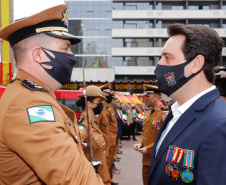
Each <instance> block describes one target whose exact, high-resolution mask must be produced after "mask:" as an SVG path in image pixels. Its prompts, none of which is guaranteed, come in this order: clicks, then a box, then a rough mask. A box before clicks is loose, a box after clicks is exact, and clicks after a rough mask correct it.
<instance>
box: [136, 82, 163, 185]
mask: <svg viewBox="0 0 226 185" xmlns="http://www.w3.org/2000/svg"><path fill="white" fill-rule="evenodd" d="M143 89H144V93H143V95H144V96H145V100H144V101H145V105H146V106H147V107H151V108H150V109H149V110H147V111H146V112H145V116H144V121H143V129H142V132H141V135H140V140H139V143H138V144H135V145H134V149H135V150H136V151H139V152H140V153H142V154H143V161H142V162H143V169H142V175H143V184H144V185H147V184H148V179H149V175H150V164H151V154H152V148H153V146H154V142H155V138H156V136H157V134H158V131H159V128H160V126H161V124H162V122H163V119H162V115H163V110H162V107H163V104H162V103H161V101H160V98H161V94H160V92H159V89H158V87H156V86H152V85H146V84H144V85H143Z"/></svg>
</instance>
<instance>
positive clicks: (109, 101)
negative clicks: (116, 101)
mask: <svg viewBox="0 0 226 185" xmlns="http://www.w3.org/2000/svg"><path fill="white" fill-rule="evenodd" d="M106 98H107V103H111V102H112V98H113V97H112V95H109V96H106Z"/></svg>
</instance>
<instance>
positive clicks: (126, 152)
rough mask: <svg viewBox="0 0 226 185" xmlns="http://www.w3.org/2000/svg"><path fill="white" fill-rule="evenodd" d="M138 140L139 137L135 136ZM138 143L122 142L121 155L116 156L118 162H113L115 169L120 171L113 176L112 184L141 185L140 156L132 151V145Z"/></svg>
mask: <svg viewBox="0 0 226 185" xmlns="http://www.w3.org/2000/svg"><path fill="white" fill-rule="evenodd" d="M136 138H137V140H139V136H138V135H137V136H136ZM135 143H138V141H132V140H130V141H127V140H126V139H125V140H122V148H121V149H120V150H121V151H122V152H123V154H118V157H120V158H121V160H120V162H115V165H116V167H117V168H119V169H121V173H120V174H114V177H113V179H114V182H118V183H119V185H142V184H143V181H142V154H141V153H139V152H136V151H135V150H134V149H133V145H134V144H135Z"/></svg>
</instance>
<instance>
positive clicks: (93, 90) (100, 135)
mask: <svg viewBox="0 0 226 185" xmlns="http://www.w3.org/2000/svg"><path fill="white" fill-rule="evenodd" d="M101 89H102V90H103V93H102V90H101ZM86 92H87V104H85V98H84V95H79V98H80V100H78V101H77V102H76V104H77V106H81V107H82V109H83V112H82V114H81V117H80V119H79V120H78V128H79V131H80V134H81V141H82V142H83V146H84V153H85V156H86V157H87V159H88V160H89V161H91V160H92V159H91V150H90V143H89V130H88V125H90V135H91V140H92V149H93V160H94V161H100V162H101V164H100V165H98V166H97V173H98V174H99V175H100V176H101V178H102V179H103V182H104V184H106V185H108V184H116V183H114V182H113V172H112V164H113V161H114V156H115V154H116V139H117V133H118V123H117V114H116V112H115V109H114V105H113V104H112V99H113V98H114V97H113V95H112V93H111V90H110V83H108V84H106V85H103V86H101V87H97V86H93V85H91V86H88V87H87V88H86ZM86 109H87V110H86ZM87 112H88V116H87ZM88 117H89V123H88Z"/></svg>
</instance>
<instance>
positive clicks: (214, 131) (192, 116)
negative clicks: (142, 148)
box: [148, 89, 226, 185]
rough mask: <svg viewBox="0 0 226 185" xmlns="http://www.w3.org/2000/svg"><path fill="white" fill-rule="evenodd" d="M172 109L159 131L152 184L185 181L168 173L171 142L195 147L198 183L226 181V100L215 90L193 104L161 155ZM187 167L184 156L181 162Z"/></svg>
mask: <svg viewBox="0 0 226 185" xmlns="http://www.w3.org/2000/svg"><path fill="white" fill-rule="evenodd" d="M170 115H172V113H171V112H170V113H169V115H168V116H167V118H166V119H165V121H164V122H163V124H162V126H161V128H160V130H159V133H158V135H157V138H156V141H155V145H154V148H153V152H152V158H151V169H150V171H151V172H150V178H149V183H148V184H149V185H171V184H176V185H182V184H183V185H184V184H185V183H184V182H183V181H182V179H181V178H179V179H178V180H177V181H173V180H172V177H170V176H167V175H166V173H165V167H166V165H167V163H166V155H167V151H168V148H169V145H176V146H177V147H179V148H182V149H188V150H194V151H195V156H194V169H193V170H191V171H192V173H193V174H194V180H193V182H192V183H191V184H193V185H195V184H197V185H226V102H225V101H224V100H223V99H222V98H220V97H219V92H218V90H217V89H216V90H213V91H211V92H209V93H207V94H205V95H203V96H202V97H200V98H199V99H198V100H196V102H194V103H193V104H192V106H191V107H189V108H188V109H187V110H186V111H185V112H184V114H182V115H181V117H180V118H179V119H178V121H177V122H176V123H175V125H174V126H173V127H172V129H171V130H170V131H169V133H168V134H167V136H166V137H165V139H164V140H163V142H162V144H161V146H160V148H159V151H158V153H157V156H156V157H155V153H156V144H157V142H158V140H159V138H160V136H161V134H162V131H163V130H164V129H165V127H166V125H167V123H168V122H169V119H170V118H169V117H170ZM177 167H178V169H179V171H180V172H182V171H184V170H185V168H183V158H182V160H181V162H180V163H179V164H178V165H177Z"/></svg>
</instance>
